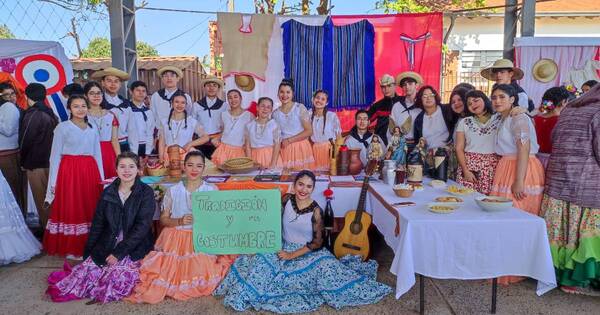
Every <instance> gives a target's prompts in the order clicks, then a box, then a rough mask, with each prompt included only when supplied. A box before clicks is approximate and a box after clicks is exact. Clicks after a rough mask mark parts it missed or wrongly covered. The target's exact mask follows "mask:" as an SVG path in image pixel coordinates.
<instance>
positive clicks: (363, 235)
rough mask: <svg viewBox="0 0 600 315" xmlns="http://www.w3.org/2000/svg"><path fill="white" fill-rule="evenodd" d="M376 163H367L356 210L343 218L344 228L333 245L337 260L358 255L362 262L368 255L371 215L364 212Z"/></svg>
mask: <svg viewBox="0 0 600 315" xmlns="http://www.w3.org/2000/svg"><path fill="white" fill-rule="evenodd" d="M377 164H378V163H377V162H376V161H369V163H367V168H366V169H365V175H366V176H365V179H364V180H363V183H362V188H361V190H360V198H359V199H358V206H357V207H356V210H350V211H348V212H347V213H346V216H345V217H344V219H345V221H344V228H343V229H342V231H341V232H340V234H339V235H338V236H337V238H336V240H335V243H334V245H333V253H334V254H335V256H336V257H337V258H341V257H343V256H345V255H348V254H350V255H359V256H362V259H363V260H366V259H367V256H368V255H369V236H368V235H367V232H368V231H369V227H370V226H371V221H372V219H371V215H370V214H368V213H366V212H365V200H366V198H367V190H368V188H369V177H370V176H371V175H372V174H373V173H374V172H375V171H376V169H377V166H378V165H377Z"/></svg>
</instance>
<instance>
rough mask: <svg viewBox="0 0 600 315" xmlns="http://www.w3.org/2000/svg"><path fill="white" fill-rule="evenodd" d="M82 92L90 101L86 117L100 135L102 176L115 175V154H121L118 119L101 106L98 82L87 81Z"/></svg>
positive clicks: (110, 176) (100, 92) (100, 90)
mask: <svg viewBox="0 0 600 315" xmlns="http://www.w3.org/2000/svg"><path fill="white" fill-rule="evenodd" d="M83 93H84V94H85V97H87V99H88V102H89V103H90V109H89V112H88V119H89V120H90V122H91V123H92V125H93V126H94V127H95V128H96V130H97V131H98V135H99V136H100V150H101V151H102V165H103V167H104V176H105V177H106V178H113V177H116V176H117V169H116V168H115V165H116V162H115V161H116V160H117V155H119V154H121V146H120V145H119V121H118V120H117V116H116V115H115V114H114V113H113V112H111V111H109V110H106V109H103V108H102V106H101V105H102V88H101V87H100V84H99V83H98V82H95V81H90V82H88V83H87V84H86V85H85V86H84V87H83Z"/></svg>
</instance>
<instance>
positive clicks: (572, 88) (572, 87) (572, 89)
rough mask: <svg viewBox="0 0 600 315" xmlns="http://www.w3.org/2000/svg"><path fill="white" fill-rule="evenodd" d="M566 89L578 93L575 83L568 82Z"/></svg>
mask: <svg viewBox="0 0 600 315" xmlns="http://www.w3.org/2000/svg"><path fill="white" fill-rule="evenodd" d="M565 89H567V91H569V93H577V88H576V87H575V86H574V85H573V84H568V85H567V86H565Z"/></svg>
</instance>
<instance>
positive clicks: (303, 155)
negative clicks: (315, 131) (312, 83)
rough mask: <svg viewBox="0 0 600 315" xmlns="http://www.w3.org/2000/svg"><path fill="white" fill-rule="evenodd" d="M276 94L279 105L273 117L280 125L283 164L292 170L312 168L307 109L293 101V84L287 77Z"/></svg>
mask: <svg viewBox="0 0 600 315" xmlns="http://www.w3.org/2000/svg"><path fill="white" fill-rule="evenodd" d="M277 95H278V96H279V100H280V101H281V107H280V108H278V109H277V110H276V111H275V112H273V118H274V119H275V121H277V123H279V126H281V136H282V139H283V140H282V141H281V159H282V160H283V165H284V166H285V167H287V168H290V169H293V170H302V169H314V165H315V158H314V156H313V152H312V147H311V145H310V142H308V138H309V137H310V136H311V135H312V126H311V124H310V116H309V114H308V110H306V107H304V105H303V104H300V103H296V102H294V84H293V82H292V81H291V80H289V79H284V80H282V81H281V83H280V84H279V89H278V93H277Z"/></svg>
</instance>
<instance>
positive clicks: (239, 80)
mask: <svg viewBox="0 0 600 315" xmlns="http://www.w3.org/2000/svg"><path fill="white" fill-rule="evenodd" d="M235 85H237V87H238V88H240V90H242V91H244V92H250V91H252V90H254V86H255V82H254V78H253V77H252V76H251V75H245V74H236V75H235Z"/></svg>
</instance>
